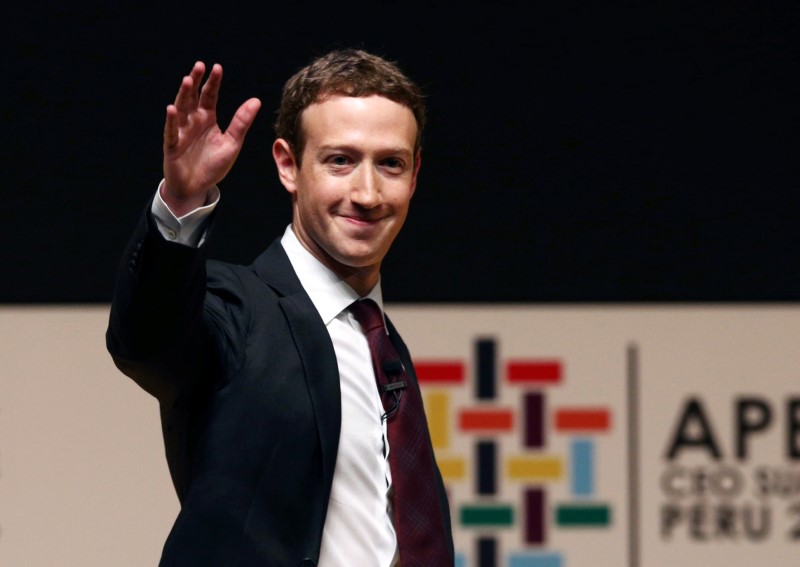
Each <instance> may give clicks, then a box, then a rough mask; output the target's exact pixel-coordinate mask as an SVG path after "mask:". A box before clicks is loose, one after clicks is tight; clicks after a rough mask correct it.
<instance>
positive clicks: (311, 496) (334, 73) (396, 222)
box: [107, 49, 453, 567]
mask: <svg viewBox="0 0 800 567" xmlns="http://www.w3.org/2000/svg"><path fill="white" fill-rule="evenodd" d="M205 73H206V68H205V65H204V64H203V63H202V62H197V63H195V65H194V67H193V68H192V71H191V73H190V74H189V75H188V76H186V77H184V78H183V80H182V82H181V85H180V88H179V91H178V94H177V96H176V98H175V102H174V104H171V105H169V106H168V107H167V112H166V121H165V128H164V148H163V149H164V179H163V181H162V182H161V184H160V185H159V188H158V192H157V194H156V195H155V197H154V199H153V200H152V202H151V203H150V204H148V208H147V210H146V211H145V214H144V215H143V218H142V220H141V221H140V223H139V226H138V228H137V230H136V233H135V234H134V236H133V238H132V239H131V241H130V244H129V246H128V249H127V250H126V252H125V254H124V256H123V261H122V263H121V265H120V270H119V274H118V280H117V286H116V290H115V294H114V300H113V303H112V308H111V315H110V321H109V328H108V332H107V345H108V349H109V352H110V353H111V355H112V356H113V358H114V361H115V363H116V364H117V366H118V368H120V370H122V372H124V373H125V374H127V375H128V376H130V377H131V378H133V379H134V380H135V381H136V382H137V383H138V384H139V385H140V386H141V387H142V388H144V389H145V390H146V391H148V392H149V393H151V394H153V395H154V396H155V397H156V398H157V399H158V401H159V403H160V407H161V420H162V428H163V434H164V441H165V447H166V453H167V460H168V464H169V468H170V473H171V476H172V479H173V482H174V485H175V489H176V491H177V493H178V496H179V499H180V502H181V511H180V514H179V516H178V518H177V519H176V521H175V524H174V526H173V529H172V531H171V532H170V535H169V537H168V539H167V542H166V544H165V546H164V551H163V555H162V560H161V565H162V566H173V565H187V566H192V567H198V566H209V567H211V566H213V567H218V566H223V565H231V566H233V565H235V566H237V567H247V566H272V565H281V566H283V565H317V564H319V565H321V566H322V567H329V566H333V567H335V566H347V567H353V566H357V567H361V566H365V567H372V566H376V567H383V566H386V567H388V566H390V565H399V564H401V563H402V565H403V567H413V566H416V565H420V566H428V567H430V566H433V567H438V566H439V565H452V564H453V543H452V534H451V528H450V515H449V508H448V504H447V499H446V495H445V492H444V486H443V483H442V479H441V476H440V474H439V471H438V468H437V467H436V464H435V460H434V457H433V450H432V447H431V444H430V437H429V435H428V432H427V425H426V424H425V420H424V415H423V414H422V413H421V401H420V394H419V387H418V384H417V381H416V378H415V376H414V372H413V365H412V363H411V359H410V356H409V354H408V351H407V349H406V347H405V345H404V344H403V342H402V340H401V339H400V338H399V336H398V335H397V333H396V331H395V330H394V328H393V327H392V325H391V323H390V322H389V321H388V319H386V326H387V328H388V331H386V330H384V327H383V316H382V315H380V311H378V314H379V315H378V317H377V319H376V320H377V321H378V322H377V324H373V323H372V322H370V323H367V322H365V319H364V318H363V317H364V316H365V315H364V314H365V313H366V312H367V311H369V309H372V308H374V306H375V304H377V305H378V306H382V297H381V286H380V267H381V262H382V260H383V258H384V257H385V255H386V254H387V252H388V251H389V248H390V246H391V244H392V242H393V240H394V239H395V237H396V236H397V234H398V232H399V231H400V228H401V227H402V225H403V222H404V221H405V219H406V215H407V214H408V207H409V203H410V200H411V197H412V195H413V194H414V190H415V188H416V184H417V175H418V172H419V167H420V140H421V135H422V129H423V127H424V122H425V107H424V102H423V97H422V94H421V92H420V89H419V88H418V87H417V85H415V84H414V83H413V82H412V81H411V80H410V79H409V78H407V77H406V76H405V75H404V74H403V73H402V72H401V71H400V70H399V68H398V67H397V66H396V65H395V64H394V63H392V62H389V61H386V60H385V59H383V58H381V57H378V56H375V55H373V54H370V53H366V52H364V51H361V50H349V49H344V50H335V51H332V52H330V53H328V54H327V55H324V56H322V57H319V58H317V59H315V60H314V61H312V62H311V63H310V64H309V65H308V66H306V67H304V68H303V69H301V70H300V71H298V72H297V73H296V74H295V75H294V76H293V77H292V78H290V79H289V81H288V82H287V83H286V85H285V86H284V89H283V96H282V100H281V106H280V109H279V112H278V118H277V121H276V125H275V130H276V134H277V137H276V140H275V141H274V144H273V147H272V154H273V158H274V160H275V164H276V166H277V170H278V176H279V179H280V181H281V183H282V184H283V186H284V187H285V188H286V190H287V191H288V192H289V193H290V195H291V201H292V222H291V224H290V225H289V226H288V227H287V229H286V231H285V232H284V234H283V236H282V237H280V238H279V239H276V241H275V242H273V244H272V245H271V246H270V247H269V248H268V249H267V250H266V251H265V252H264V253H263V254H261V255H260V256H259V257H258V258H257V259H256V260H255V261H254V263H253V264H252V265H250V266H235V265H231V264H227V263H222V262H217V261H211V260H209V261H207V259H206V255H205V254H206V253H205V249H206V247H205V241H206V238H207V237H208V236H209V227H210V224H211V223H213V216H214V213H213V210H214V207H215V205H216V202H217V200H218V199H219V191H218V189H217V186H218V184H219V183H220V182H221V181H222V180H223V179H224V177H225V176H226V174H227V173H228V172H229V171H230V169H231V167H232V166H233V163H234V162H235V160H236V157H237V156H238V154H239V151H240V149H241V147H242V143H243V141H244V138H245V136H246V134H247V132H248V129H249V128H250V126H251V125H252V123H253V121H254V120H255V117H256V114H257V113H258V111H259V109H260V105H261V103H260V101H259V100H258V99H250V100H247V101H246V102H244V103H243V104H242V105H241V106H240V107H239V108H238V110H237V111H236V113H235V115H234V117H233V118H232V120H231V123H230V125H229V126H228V128H227V129H226V130H225V131H222V130H221V129H220V128H219V127H218V125H217V120H216V104H217V99H218V95H219V90H220V84H221V80H222V67H221V66H219V65H214V66H213V67H212V69H211V70H210V72H209V74H208V78H207V79H206V81H205V83H204V84H202V87H201V83H202V79H203V77H204V75H205ZM362 299H365V300H371V301H359V300H362ZM372 302H374V303H372ZM368 308H369V309H368ZM374 320H375V319H374ZM378 328H379V330H378V331H376V329H378ZM387 332H388V335H387ZM376 341H377V342H376ZM378 343H380V345H381V346H374V345H376V344H378ZM382 348H388V349H389V350H390V351H391V353H390V355H389V359H388V360H387V359H384V358H381V357H382V356H383V355H382V354H376V353H378V352H380V351H379V350H378V349H382ZM376 380H377V381H378V382H379V383H380V384H376ZM379 386H380V387H379ZM415 407H418V408H419V412H420V419H419V420H416V421H417V423H416V424H412V423H411V422H410V421H409V418H410V416H413V414H414V412H415V411H416V410H415V409H414V408H415ZM401 423H402V424H404V425H398V424H401ZM416 425H419V426H420V427H421V429H419V430H416V429H415V427H416ZM401 428H406V433H403V434H400V433H396V432H397V431H398V430H399V429H401ZM409 432H411V433H409ZM420 432H421V433H420ZM404 436H405V437H404ZM409 436H410V437H414V438H418V439H419V440H421V445H419V446H416V447H414V448H409V447H412V446H411V445H410V444H408V443H407V442H406V441H405V438H406V437H409ZM393 457H394V458H393ZM408 481H412V482H413V483H414V486H413V488H408V489H407V488H405V486H407V485H406V484H405V483H406V482H408ZM409 518H410V519H411V521H409Z"/></svg>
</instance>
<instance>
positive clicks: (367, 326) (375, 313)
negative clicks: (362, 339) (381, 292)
mask: <svg viewBox="0 0 800 567" xmlns="http://www.w3.org/2000/svg"><path fill="white" fill-rule="evenodd" d="M350 312H351V313H352V314H353V316H354V317H355V318H356V321H358V322H359V324H360V325H361V328H362V329H364V332H365V333H369V332H370V331H374V330H375V329H383V328H384V327H383V314H382V313H381V308H380V307H378V304H377V303H375V302H374V301H373V300H371V299H359V300H358V301H354V302H353V303H351V304H350Z"/></svg>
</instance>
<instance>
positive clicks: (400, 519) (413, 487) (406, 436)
mask: <svg viewBox="0 0 800 567" xmlns="http://www.w3.org/2000/svg"><path fill="white" fill-rule="evenodd" d="M350 311H351V312H352V313H353V315H354V316H355V318H356V320H357V321H358V322H359V323H360V324H361V328H362V329H363V330H364V333H366V335H367V341H368V342H369V349H370V352H371V354H372V365H373V367H374V369H375V377H376V379H377V382H378V391H379V393H380V394H381V400H382V401H383V407H384V410H385V411H386V419H387V430H388V431H387V435H388V437H389V468H390V469H391V471H392V485H393V492H394V495H393V497H392V507H393V509H394V527H395V531H396V532H397V545H398V548H399V552H400V564H401V565H402V567H445V566H448V565H452V564H453V559H452V558H451V557H450V550H449V545H448V543H447V538H446V537H445V532H444V522H443V519H442V510H441V508H440V506H439V499H438V495H437V493H436V482H435V478H436V477H435V469H434V467H435V465H434V460H433V455H432V449H431V444H430V434H429V432H428V425H427V421H426V419H425V411H424V409H423V407H422V399H421V398H420V393H419V389H418V388H417V385H416V384H412V383H411V381H410V380H409V378H408V376H407V375H406V372H405V370H404V369H403V366H402V364H401V363H400V356H399V355H398V354H397V351H396V350H395V348H394V346H393V345H392V342H391V340H390V339H389V335H388V334H387V333H386V329H385V327H384V325H383V315H382V313H381V309H380V307H378V304H377V303H375V302H374V301H372V300H371V299H363V300H360V301H356V302H354V303H353V304H351V305H350Z"/></svg>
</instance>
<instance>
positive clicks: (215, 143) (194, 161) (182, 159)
mask: <svg viewBox="0 0 800 567" xmlns="http://www.w3.org/2000/svg"><path fill="white" fill-rule="evenodd" d="M205 70H206V67H205V64H204V63H203V62H202V61H198V62H197V63H195V64H194V67H192V71H191V73H190V74H189V75H187V76H185V77H184V78H183V80H182V81H181V86H180V89H179V90H178V94H177V96H176V97H175V102H174V103H173V104H170V105H169V106H167V117H166V121H165V124H164V179H165V183H164V187H163V189H162V192H161V196H162V198H163V199H164V201H165V202H166V204H167V206H169V208H170V210H172V212H173V213H174V214H175V215H176V216H182V215H183V214H186V213H188V212H189V211H192V210H194V209H196V208H197V207H200V206H202V205H203V204H205V200H206V195H207V194H208V191H209V190H210V189H211V188H212V187H213V186H214V185H216V184H217V183H219V182H220V181H222V180H223V179H224V178H225V176H226V175H227V174H228V172H229V171H230V169H231V167H233V164H234V162H235V161H236V158H237V157H238V156H239V152H240V151H241V149H242V144H243V143H244V138H245V135H246V134H247V131H248V130H249V129H250V126H251V125H252V124H253V120H255V117H256V114H258V111H259V109H260V108H261V101H260V100H259V99H257V98H251V99H248V100H247V101H245V102H244V103H243V104H242V105H241V106H240V107H239V108H238V109H237V110H236V113H235V114H234V116H233V118H232V119H231V123H230V124H229V125H228V128H227V129H226V130H225V131H224V132H223V131H222V130H221V129H220V127H219V125H218V124H217V99H218V98H219V88H220V84H221V83H222V66H221V65H219V64H215V65H214V66H213V67H212V68H211V72H210V73H209V75H208V79H207V80H206V82H205V84H203V86H202V88H200V83H201V81H202V79H203V75H204V74H205Z"/></svg>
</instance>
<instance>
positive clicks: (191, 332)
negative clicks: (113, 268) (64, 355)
mask: <svg viewBox="0 0 800 567" xmlns="http://www.w3.org/2000/svg"><path fill="white" fill-rule="evenodd" d="M205 294H206V246H200V247H198V248H193V247H189V246H184V245H182V244H177V243H173V242H169V241H167V240H165V239H164V238H163V236H162V235H161V234H160V232H159V230H158V229H157V227H156V223H155V220H154V219H153V217H152V215H151V213H150V204H149V203H148V206H147V208H146V210H145V212H144V214H143V215H142V217H141V218H140V221H139V223H138V225H137V227H136V230H135V232H134V234H133V237H132V238H131V239H130V241H129V242H128V244H127V246H126V249H125V251H124V253H123V255H122V259H121V261H120V264H119V267H118V269H117V277H116V283H115V288H114V296H113V299H112V304H111V312H110V315H109V324H108V329H107V331H106V346H107V348H108V351H109V353H110V354H111V356H112V358H113V360H114V363H115V364H116V365H117V367H118V368H119V369H120V370H121V371H122V372H123V373H124V374H126V375H128V376H130V377H131V378H133V379H134V380H135V381H136V382H137V383H138V384H139V385H140V386H141V387H142V388H143V389H145V390H146V391H148V392H149V393H151V394H152V395H154V396H155V397H156V398H158V399H159V401H161V402H162V404H169V403H170V402H173V401H174V400H175V399H176V398H177V397H178V396H179V395H180V394H181V393H182V391H184V390H185V389H186V388H187V387H190V388H194V387H196V386H197V385H199V383H202V382H203V381H204V380H206V379H208V378H209V377H210V376H211V375H213V374H214V372H215V368H216V367H217V360H218V354H217V348H215V345H214V343H215V341H214V340H213V338H212V334H211V332H210V331H209V326H208V325H207V324H206V321H205V320H204V319H205V317H204V307H203V306H204V298H205Z"/></svg>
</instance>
